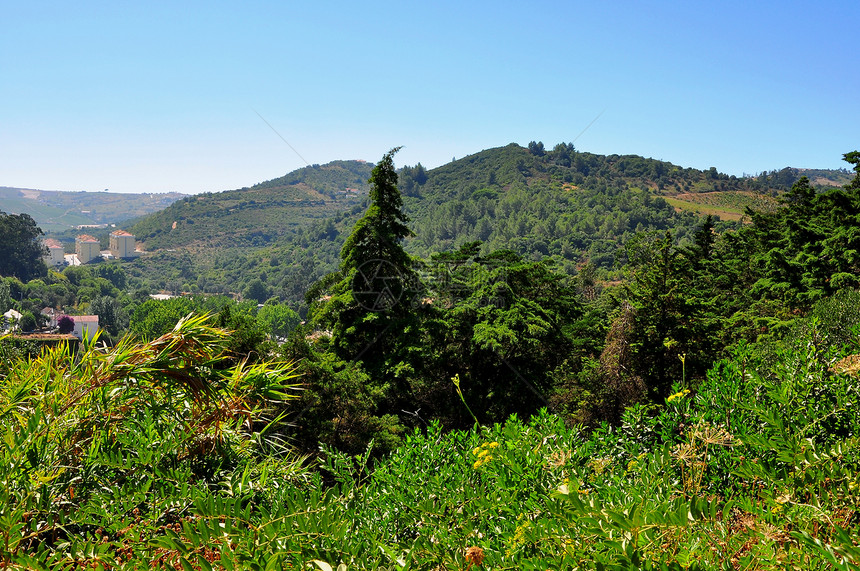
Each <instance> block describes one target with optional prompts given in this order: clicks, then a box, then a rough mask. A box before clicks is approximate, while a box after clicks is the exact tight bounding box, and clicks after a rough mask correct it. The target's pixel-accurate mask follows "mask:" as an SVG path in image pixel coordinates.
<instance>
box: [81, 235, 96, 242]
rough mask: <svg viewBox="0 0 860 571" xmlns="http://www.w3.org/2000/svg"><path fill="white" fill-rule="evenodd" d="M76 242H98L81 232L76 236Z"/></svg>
mask: <svg viewBox="0 0 860 571" xmlns="http://www.w3.org/2000/svg"><path fill="white" fill-rule="evenodd" d="M78 242H98V240H96V239H95V238H93V237H92V236H90V235H89V234H81V235H80V236H78Z"/></svg>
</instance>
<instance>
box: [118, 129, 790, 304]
mask: <svg viewBox="0 0 860 571" xmlns="http://www.w3.org/2000/svg"><path fill="white" fill-rule="evenodd" d="M370 169H371V166H370V165H368V164H367V163H364V162H359V161H336V162H333V163H329V164H327V165H322V166H320V165H314V166H312V167H306V168H303V169H299V170H297V171H295V172H293V173H290V174H288V175H286V176H284V177H281V178H279V179H275V180H272V181H268V182H264V183H260V184H257V185H255V186H253V187H250V188H244V189H239V190H232V191H226V192H220V193H207V194H203V195H198V196H193V197H188V198H186V199H184V200H181V201H179V202H177V203H175V204H174V205H172V206H171V207H169V208H167V209H165V210H164V211H161V212H159V213H157V214H155V215H152V216H149V217H147V218H144V219H142V220H140V221H139V222H138V223H137V224H135V225H134V227H133V228H132V229H131V231H132V232H133V233H134V234H135V235H136V236H138V238H139V239H140V240H142V241H143V242H144V243H145V247H146V249H147V250H149V251H151V252H155V253H154V254H153V255H151V256H148V257H144V258H141V259H140V260H138V261H137V262H136V263H135V267H134V268H131V270H130V271H131V272H132V273H136V274H137V275H138V276H139V277H141V278H142V279H145V280H147V281H148V282H149V283H150V286H151V287H152V288H154V289H168V290H173V291H201V292H218V293H223V292H242V291H243V289H244V288H245V286H246V285H247V284H248V283H249V282H250V281H252V280H255V279H258V280H260V281H261V282H262V283H263V284H264V286H265V291H266V293H267V295H271V296H279V297H281V298H282V299H285V300H291V301H293V302H299V301H300V300H302V299H303V295H304V292H305V291H306V290H307V288H308V287H309V286H310V284H312V283H313V282H314V281H316V280H317V279H318V278H319V277H321V276H322V275H324V274H326V273H328V272H329V271H331V270H333V269H334V268H335V267H336V265H337V260H338V256H339V253H340V248H341V246H342V244H343V241H344V239H345V237H346V235H348V233H349V232H350V231H351V229H352V226H353V224H354V223H355V221H356V220H357V219H358V216H359V215H360V214H361V213H362V212H363V210H364V209H365V208H366V191H367V186H366V181H367V178H368V176H369V175H370ZM768 180H770V177H769V176H768V177H765V178H763V179H757V178H736V177H734V176H728V175H725V174H721V173H719V172H717V171H716V169H714V168H712V169H710V170H707V171H700V170H696V169H690V168H682V167H679V166H677V165H674V164H672V163H669V162H665V161H659V160H654V159H646V158H643V157H639V156H632V155H624V156H621V155H609V156H603V155H595V154H592V153H583V152H578V151H576V150H575V149H574V147H573V145H570V144H559V145H556V146H555V147H554V148H553V149H552V150H546V149H544V147H543V145H542V144H541V143H532V144H530V145H529V147H528V148H526V147H522V146H519V145H516V144H510V145H507V146H505V147H499V148H495V149H488V150H485V151H481V152H479V153H476V154H474V155H470V156H467V157H464V158H462V159H459V160H455V161H453V162H451V163H449V164H446V165H444V166H441V167H439V168H436V169H432V170H428V169H425V168H424V167H423V166H422V165H421V164H420V163H419V164H418V165H416V166H406V167H403V168H402V169H400V171H399V188H400V190H401V192H402V194H403V197H404V207H405V211H406V213H407V215H408V216H409V218H410V227H411V228H412V229H413V231H414V232H415V236H414V237H413V238H410V239H407V241H406V243H405V246H406V250H407V251H408V252H410V253H412V254H416V255H428V254H430V253H432V252H438V251H445V250H451V249H456V248H458V247H459V246H461V245H463V244H465V243H467V242H470V241H474V240H480V241H482V242H483V243H484V248H485V251H491V250H495V249H499V248H510V249H512V250H514V251H515V252H517V253H518V254H520V255H523V256H526V257H527V258H529V259H539V258H543V257H552V258H554V259H555V260H556V261H557V262H558V263H559V264H560V265H561V266H562V267H563V268H564V270H565V271H566V272H567V273H569V274H573V273H575V271H576V268H577V267H581V266H583V265H586V264H588V263H591V264H592V265H593V266H595V267H596V268H598V269H602V270H603V271H609V270H611V269H612V268H613V267H614V265H615V261H616V255H617V254H618V253H619V251H620V250H621V245H622V244H623V243H625V242H626V241H627V240H628V239H629V238H631V237H632V236H633V235H634V234H635V233H636V232H640V231H647V230H666V229H669V228H672V229H674V231H675V232H676V238H677V240H679V241H684V240H686V239H687V238H688V236H689V234H690V232H691V229H693V228H694V227H695V226H696V225H697V224H698V223H699V222H700V219H701V217H702V216H704V215H706V214H711V215H714V216H715V219H716V220H718V221H721V222H718V225H723V226H725V225H731V224H736V223H738V221H740V220H741V219H742V217H743V216H744V210H745V208H746V207H753V209H755V210H759V211H766V210H769V209H772V208H774V206H775V204H776V202H775V200H774V198H773V197H774V196H775V195H776V192H777V191H776V188H775V187H771V186H769V185H768V183H767V181H768ZM170 250H174V251H170Z"/></svg>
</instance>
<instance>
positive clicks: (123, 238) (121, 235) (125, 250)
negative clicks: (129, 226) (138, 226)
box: [110, 230, 137, 258]
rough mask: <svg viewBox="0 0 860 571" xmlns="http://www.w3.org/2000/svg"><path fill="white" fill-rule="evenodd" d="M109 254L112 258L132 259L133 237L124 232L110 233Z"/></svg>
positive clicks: (135, 253) (133, 254)
mask: <svg viewBox="0 0 860 571" xmlns="http://www.w3.org/2000/svg"><path fill="white" fill-rule="evenodd" d="M110 253H111V255H112V256H113V257H114V258H133V257H135V256H136V255H137V252H136V251H135V241H134V235H133V234H130V233H128V232H126V231H125V230H115V231H113V232H111V233H110Z"/></svg>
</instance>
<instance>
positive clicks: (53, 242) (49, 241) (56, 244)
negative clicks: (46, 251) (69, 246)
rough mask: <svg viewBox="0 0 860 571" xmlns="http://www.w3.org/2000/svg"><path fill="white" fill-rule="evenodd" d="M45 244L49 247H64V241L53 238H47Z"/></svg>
mask: <svg viewBox="0 0 860 571" xmlns="http://www.w3.org/2000/svg"><path fill="white" fill-rule="evenodd" d="M45 245H46V246H47V247H49V248H62V247H63V244H62V243H60V242H58V241H57V240H54V239H53V238H48V239H47V240H45Z"/></svg>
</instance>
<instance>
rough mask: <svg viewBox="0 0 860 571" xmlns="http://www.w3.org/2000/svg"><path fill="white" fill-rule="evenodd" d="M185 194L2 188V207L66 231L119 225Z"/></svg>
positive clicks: (48, 227)
mask: <svg viewBox="0 0 860 571" xmlns="http://www.w3.org/2000/svg"><path fill="white" fill-rule="evenodd" d="M183 196H185V195H184V194H180V193H178V192H169V193H163V194H122V193H118V192H64V191H58V190H34V189H26V188H11V187H6V186H2V187H0V210H2V211H3V212H7V213H9V214H21V213H26V214H29V215H30V216H32V217H33V219H34V220H35V221H36V223H37V224H38V225H39V227H40V228H41V229H42V230H43V231H45V232H63V231H65V230H69V229H71V228H73V227H75V226H81V225H97V224H119V223H121V222H124V221H126V220H129V219H131V218H137V217H140V216H146V215H148V214H152V213H153V212H157V211H159V210H161V209H163V208H166V207H168V206H170V205H171V204H173V203H174V202H176V201H177V200H179V199H180V198H182V197H183Z"/></svg>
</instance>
